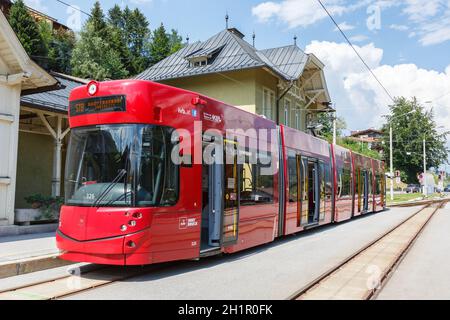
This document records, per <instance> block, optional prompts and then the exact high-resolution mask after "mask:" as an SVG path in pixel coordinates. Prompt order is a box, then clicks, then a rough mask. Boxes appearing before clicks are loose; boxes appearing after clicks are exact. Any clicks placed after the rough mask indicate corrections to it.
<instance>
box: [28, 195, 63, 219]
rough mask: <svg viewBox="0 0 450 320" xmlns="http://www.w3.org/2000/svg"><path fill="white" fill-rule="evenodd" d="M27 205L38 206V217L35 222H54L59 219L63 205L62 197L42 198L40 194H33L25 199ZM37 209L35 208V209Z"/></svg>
mask: <svg viewBox="0 0 450 320" xmlns="http://www.w3.org/2000/svg"><path fill="white" fill-rule="evenodd" d="M25 201H26V202H27V203H29V204H39V205H40V206H39V207H38V209H39V211H40V215H39V216H38V217H37V218H36V220H55V219H58V217H59V212H60V210H61V206H62V205H63V204H64V198H63V197H51V196H44V195H42V194H33V195H30V196H28V197H25ZM36 209H37V208H36Z"/></svg>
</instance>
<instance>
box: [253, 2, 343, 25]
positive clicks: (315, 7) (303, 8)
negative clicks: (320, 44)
mask: <svg viewBox="0 0 450 320" xmlns="http://www.w3.org/2000/svg"><path fill="white" fill-rule="evenodd" d="M323 3H324V5H325V6H326V7H327V9H328V11H329V12H330V13H331V14H332V15H336V16H340V15H342V14H343V13H344V12H345V11H348V10H349V7H347V6H345V5H342V4H345V1H344V0H324V1H323ZM252 14H253V15H254V16H256V17H257V18H258V21H260V22H267V21H268V20H270V19H272V18H276V19H279V20H281V21H282V22H284V23H287V24H288V26H289V27H290V28H295V27H306V26H309V25H312V24H314V23H316V22H317V21H320V20H322V19H324V18H325V17H327V14H326V13H325V11H324V10H323V9H322V7H321V6H320V4H319V3H318V2H317V1H310V0H308V1H305V0H284V1H281V2H279V3H278V2H272V1H267V2H263V3H260V4H258V5H256V6H255V7H253V8H252Z"/></svg>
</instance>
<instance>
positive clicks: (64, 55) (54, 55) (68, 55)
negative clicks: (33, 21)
mask: <svg viewBox="0 0 450 320" xmlns="http://www.w3.org/2000/svg"><path fill="white" fill-rule="evenodd" d="M75 42H76V40H75V34H74V33H73V32H71V31H65V30H62V29H61V30H55V31H53V41H52V44H51V46H50V49H49V60H50V69H52V70H54V71H57V72H61V73H65V74H71V73H72V67H71V65H70V60H71V59H72V51H73V49H74V47H75Z"/></svg>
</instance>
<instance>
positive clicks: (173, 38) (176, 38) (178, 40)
mask: <svg viewBox="0 0 450 320" xmlns="http://www.w3.org/2000/svg"><path fill="white" fill-rule="evenodd" d="M169 43H170V54H172V53H175V52H177V51H178V50H180V49H181V48H183V38H182V37H181V36H180V35H179V34H178V31H177V30H175V29H172V32H171V33H170V34H169Z"/></svg>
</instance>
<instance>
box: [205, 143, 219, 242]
mask: <svg viewBox="0 0 450 320" xmlns="http://www.w3.org/2000/svg"><path fill="white" fill-rule="evenodd" d="M205 139H206V140H208V138H207V137H205V138H204V140H205ZM206 148H210V149H209V150H206V152H205V149H206ZM216 150H218V149H214V148H213V143H211V142H209V143H205V142H204V144H203V151H204V154H205V155H208V157H209V158H210V159H206V158H204V159H203V168H202V171H203V172H202V194H203V208H202V231H201V250H205V249H209V248H216V247H220V238H221V234H220V226H221V222H222V221H221V213H222V199H223V174H224V173H223V168H224V167H223V164H222V163H223V159H222V158H220V159H219V156H220V155H216V154H215V153H216Z"/></svg>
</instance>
